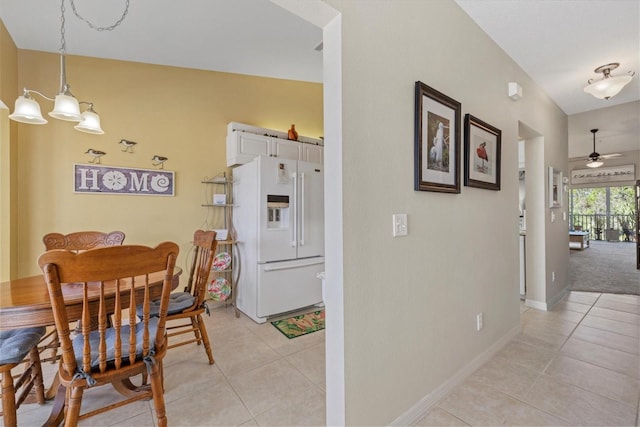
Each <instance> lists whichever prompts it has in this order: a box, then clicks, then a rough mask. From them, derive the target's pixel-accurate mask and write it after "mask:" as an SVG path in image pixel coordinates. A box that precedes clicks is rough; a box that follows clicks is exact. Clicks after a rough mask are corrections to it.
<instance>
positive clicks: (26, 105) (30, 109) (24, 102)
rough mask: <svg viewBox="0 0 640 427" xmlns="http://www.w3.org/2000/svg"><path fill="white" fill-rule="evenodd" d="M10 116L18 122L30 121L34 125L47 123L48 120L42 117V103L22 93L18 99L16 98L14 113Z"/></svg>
mask: <svg viewBox="0 0 640 427" xmlns="http://www.w3.org/2000/svg"><path fill="white" fill-rule="evenodd" d="M9 118H10V119H11V120H14V121H16V122H20V123H29V124H32V125H43V124H45V123H47V120H46V119H45V118H44V117H42V112H41V111H40V104H38V103H37V102H36V100H35V99H33V98H31V97H27V96H24V95H20V96H19V97H18V99H16V104H15V108H14V109H13V114H10V115H9Z"/></svg>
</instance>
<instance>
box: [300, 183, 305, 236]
mask: <svg viewBox="0 0 640 427" xmlns="http://www.w3.org/2000/svg"><path fill="white" fill-rule="evenodd" d="M300 246H304V172H301V173H300Z"/></svg>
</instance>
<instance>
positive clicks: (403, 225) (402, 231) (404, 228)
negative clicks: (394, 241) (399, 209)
mask: <svg viewBox="0 0 640 427" xmlns="http://www.w3.org/2000/svg"><path fill="white" fill-rule="evenodd" d="M392 219H393V237H399V236H406V235H407V234H408V233H409V227H408V225H407V214H393V216H392Z"/></svg>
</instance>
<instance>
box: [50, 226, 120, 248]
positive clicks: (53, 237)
mask: <svg viewBox="0 0 640 427" xmlns="http://www.w3.org/2000/svg"><path fill="white" fill-rule="evenodd" d="M42 241H43V242H44V247H45V248H46V250H48V251H49V250H51V249H67V250H70V251H74V252H80V251H88V250H89V249H95V248H102V247H105V246H119V245H121V244H122V242H124V233H123V232H122V231H112V232H111V233H103V232H101V231H77V232H75V233H69V234H60V233H49V234H45V236H44V237H43V238H42Z"/></svg>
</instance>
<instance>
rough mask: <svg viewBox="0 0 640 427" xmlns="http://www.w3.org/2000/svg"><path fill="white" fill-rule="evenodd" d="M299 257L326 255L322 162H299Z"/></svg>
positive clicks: (297, 232) (297, 228) (297, 230)
mask: <svg viewBox="0 0 640 427" xmlns="http://www.w3.org/2000/svg"><path fill="white" fill-rule="evenodd" d="M296 179H297V181H298V191H297V198H298V206H299V208H298V223H297V227H296V234H297V242H298V258H308V257H314V256H322V255H324V172H323V167H322V165H321V164H317V163H311V162H302V161H300V162H298V173H297V176H296Z"/></svg>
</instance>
